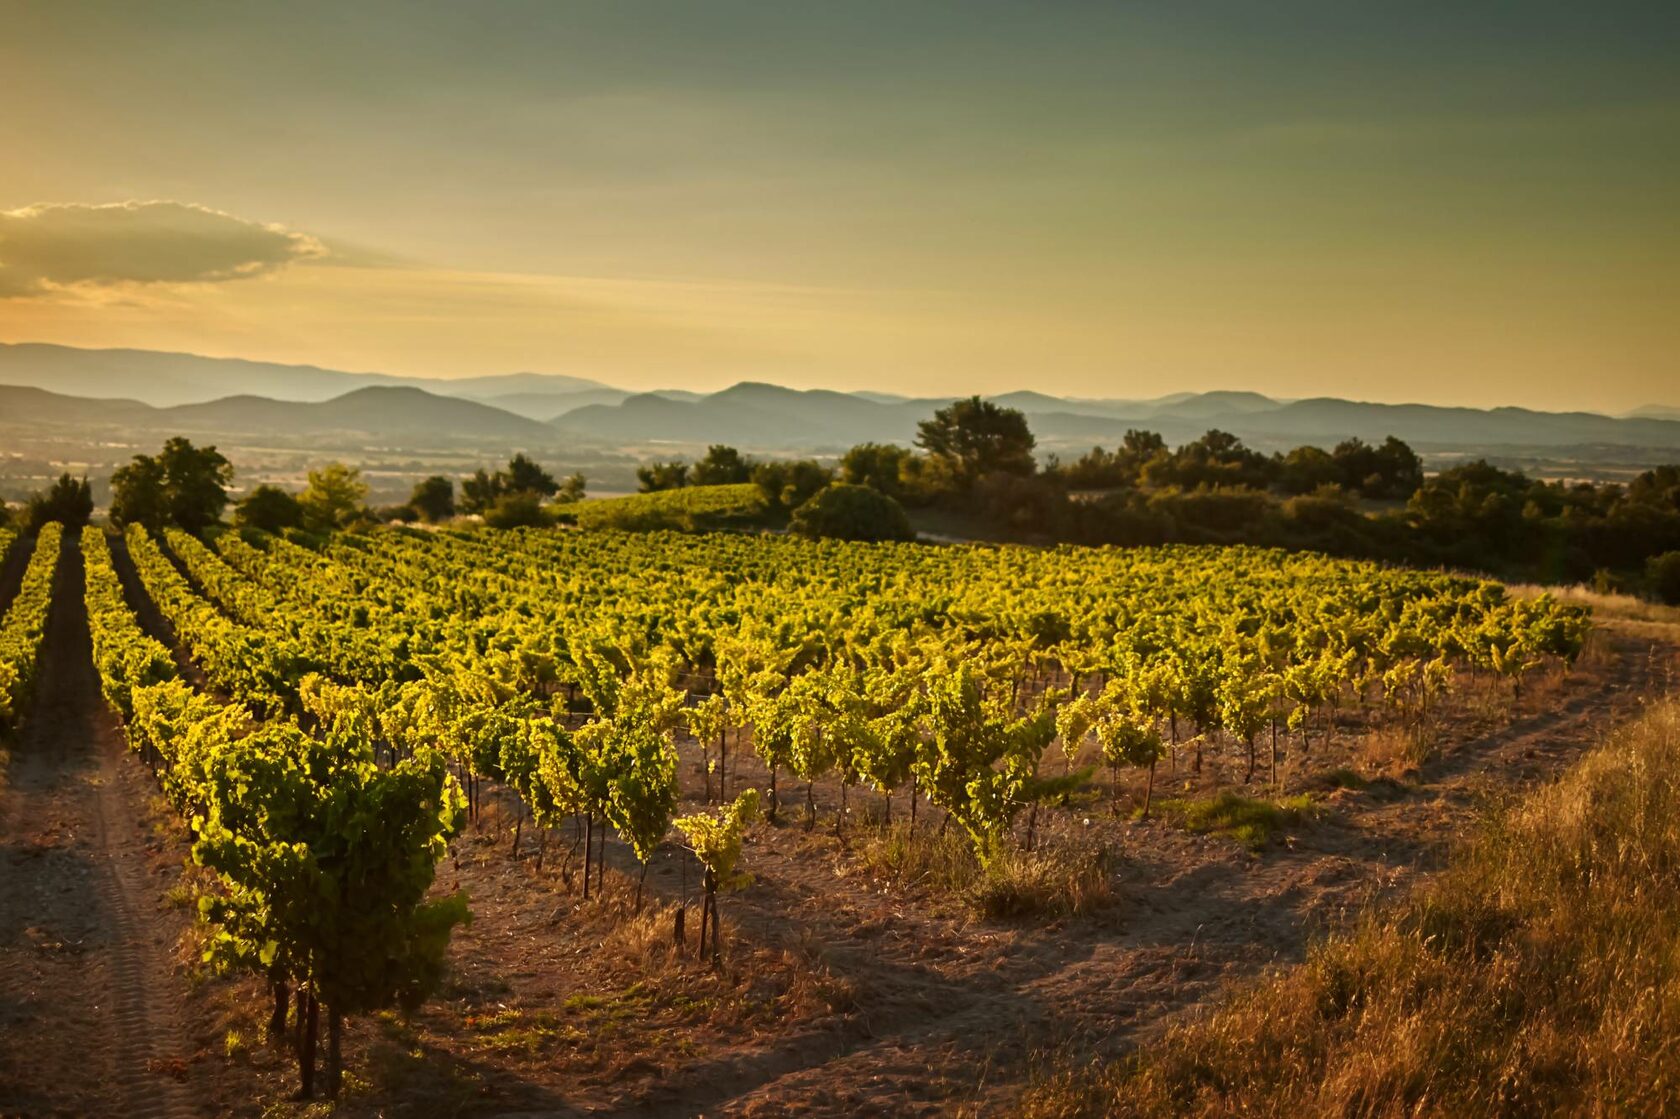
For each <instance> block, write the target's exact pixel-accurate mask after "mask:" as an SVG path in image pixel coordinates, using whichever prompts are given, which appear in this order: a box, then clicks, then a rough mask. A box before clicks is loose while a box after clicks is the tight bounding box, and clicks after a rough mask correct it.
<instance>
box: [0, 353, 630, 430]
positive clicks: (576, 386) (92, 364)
mask: <svg viewBox="0 0 1680 1119" xmlns="http://www.w3.org/2000/svg"><path fill="white" fill-rule="evenodd" d="M0 385H21V386H25V387H32V388H42V389H50V390H52V391H54V392H61V393H68V394H70V395H72V396H87V397H95V398H128V399H134V400H139V401H141V402H143V403H146V404H150V405H153V406H154V407H159V408H167V407H173V406H175V405H179V404H197V403H202V402H204V401H209V400H216V399H220V398H223V397H228V396H240V395H251V396H263V397H268V398H270V399H274V400H293V401H312V402H320V401H326V400H331V399H333V398H334V397H337V396H342V395H343V394H344V393H347V392H349V391H351V390H352V389H358V388H369V387H378V386H384V387H397V386H408V387H412V388H422V389H425V390H426V391H427V392H430V393H433V394H435V395H439V396H462V397H469V398H472V399H481V398H484V397H493V396H499V395H507V394H512V393H519V394H540V395H552V396H555V397H560V398H564V397H566V396H568V395H569V394H572V393H577V392H583V391H591V390H594V391H599V390H607V391H608V392H617V391H619V390H616V389H612V388H611V387H610V386H608V385H605V384H602V383H601V382H599V381H592V380H588V379H586V378H582V377H568V376H562V375H560V374H549V373H507V374H492V375H489V376H483V377H462V378H455V379H445V378H431V377H398V376H393V375H391V374H388V373H346V372H344V371H342V370H337V369H322V368H320V367H319V366H314V365H280V364H276V363H274V362H267V361H246V360H244V359H242V358H222V357H203V356H200V355H198V354H179V353H164V352H161V351H156V350H83V349H76V348H74V347H71V346H53V345H47V344H45V343H38V342H17V343H3V342H0ZM562 407H563V404H555V405H554V406H553V407H548V406H546V405H545V406H544V407H543V409H542V411H541V412H540V413H539V415H540V416H541V418H545V419H546V418H547V417H550V416H553V415H555V414H556V413H557V412H559V411H560V410H561V409H562Z"/></svg>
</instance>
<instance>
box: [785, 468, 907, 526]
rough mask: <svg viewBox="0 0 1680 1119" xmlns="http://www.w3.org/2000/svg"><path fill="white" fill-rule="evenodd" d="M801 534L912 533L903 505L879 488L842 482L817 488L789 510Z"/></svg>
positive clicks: (793, 524) (794, 524)
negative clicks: (802, 502)
mask: <svg viewBox="0 0 1680 1119" xmlns="http://www.w3.org/2000/svg"><path fill="white" fill-rule="evenodd" d="M789 527H790V528H791V529H792V530H793V531H794V532H797V533H799V534H800V535H801V536H820V537H827V538H830V539H834V540H910V539H913V538H914V537H915V535H916V533H915V530H914V529H912V528H911V527H910V518H909V517H908V516H906V515H905V512H904V507H903V506H902V505H900V504H899V503H898V502H896V501H894V500H893V499H892V498H890V497H888V496H887V495H886V494H884V493H881V492H880V491H879V490H873V489H870V488H869V487H868V486H854V485H850V484H848V483H846V482H840V483H837V484H835V485H831V486H829V487H827V488H826V489H823V490H821V491H819V492H818V493H817V494H816V496H814V497H812V498H811V500H809V501H807V502H806V503H805V504H803V505H801V506H800V507H799V508H797V509H795V510H794V511H793V523H792V524H791V525H790V526H789Z"/></svg>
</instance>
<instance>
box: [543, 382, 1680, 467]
mask: <svg viewBox="0 0 1680 1119" xmlns="http://www.w3.org/2000/svg"><path fill="white" fill-rule="evenodd" d="M994 399H996V400H998V402H999V403H1002V404H1006V405H1009V406H1011V407H1015V408H1019V409H1020V410H1021V411H1023V412H1025V413H1026V415H1027V417H1028V419H1029V421H1030V422H1031V424H1032V428H1033V431H1034V432H1035V433H1036V434H1037V435H1038V436H1039V439H1040V442H1041V443H1043V444H1046V445H1050V446H1060V447H1064V448H1075V447H1078V446H1080V445H1082V444H1083V445H1087V446H1088V445H1093V444H1099V443H1100V444H1103V445H1107V446H1113V445H1114V444H1115V443H1117V442H1118V441H1119V439H1120V438H1121V437H1122V436H1123V435H1124V434H1125V432H1126V431H1127V429H1129V428H1145V429H1148V430H1151V431H1158V432H1160V433H1161V434H1162V435H1163V436H1164V437H1165V438H1166V439H1167V441H1168V442H1170V443H1181V442H1184V441H1186V440H1189V439H1194V438H1196V437H1197V436H1199V435H1201V434H1202V433H1203V432H1205V431H1207V430H1208V429H1209V428H1213V427H1217V428H1221V429H1223V430H1226V431H1230V432H1232V433H1233V434H1236V435H1238V436H1241V437H1242V438H1244V439H1246V440H1249V441H1250V442H1253V443H1255V444H1256V445H1259V446H1263V447H1266V448H1275V447H1281V446H1294V445H1297V444H1300V443H1315V444H1319V445H1323V446H1331V445H1334V444H1335V443H1338V442H1340V441H1341V440H1343V439H1346V438H1349V437H1350V436H1358V437H1360V438H1362V439H1366V440H1381V439H1383V438H1384V437H1386V436H1388V435H1396V436H1399V437H1400V438H1401V439H1404V440H1406V441H1407V442H1409V443H1413V444H1415V445H1418V446H1427V447H1434V448H1461V449H1469V450H1474V449H1476V448H1480V447H1494V446H1499V447H1575V446H1588V445H1609V446H1626V447H1647V448H1653V449H1665V450H1666V449H1680V421H1676V420H1664V419H1628V418H1621V419H1618V418H1616V417H1612V416H1602V415H1598V414H1596V413H1592V412H1538V411H1534V410H1532V409H1528V408H1494V409H1478V408H1444V407H1438V406H1435V405H1428V404H1370V403H1363V402H1359V401H1352V400H1338V399H1332V398H1321V399H1313V400H1296V401H1289V402H1283V401H1277V400H1273V399H1271V398H1269V397H1265V396H1262V395H1260V394H1258V393H1233V392H1217V393H1202V394H1193V395H1188V396H1186V395H1182V394H1180V395H1176V396H1174V397H1171V398H1164V399H1162V400H1155V401H1089V400H1064V399H1061V398H1058V397H1053V396H1048V395H1045V394H1043V393H1036V392H1017V393H1009V394H1005V395H1003V396H999V397H996V398H994ZM949 400H950V398H946V397H939V398H924V399H920V400H893V399H881V398H879V397H874V398H871V397H867V396H865V395H863V394H851V393H835V392H824V391H821V390H813V391H803V392H802V391H797V390H794V389H786V388H780V387H777V386H774V385H763V384H754V383H744V384H739V385H735V386H733V387H732V388H728V389H725V390H723V391H722V392H719V393H713V394H712V395H710V396H707V397H702V398H700V399H698V400H695V401H693V402H684V401H677V400H671V399H668V398H664V397H657V396H652V395H648V394H642V395H637V396H631V397H627V398H626V399H625V400H624V401H622V402H621V403H619V404H617V405H606V404H600V405H591V406H588V407H584V408H579V409H577V410H576V411H572V412H568V413H566V414H564V415H562V416H560V417H558V418H557V419H555V420H554V426H555V427H557V428H558V429H560V430H561V431H563V432H565V433H566V434H568V435H569V436H571V437H573V438H576V439H587V440H596V441H605V442H612V443H619V444H625V445H635V444H645V443H654V442H667V443H680V444H684V445H690V446H693V445H703V444H706V443H730V444H733V445H736V446H740V447H746V448H759V449H768V450H815V451H821V450H834V449H838V448H844V447H849V446H851V445H853V444H855V443H860V442H865V441H869V440H875V441H881V442H896V443H908V442H910V441H911V440H913V439H914V438H915V433H916V425H917V423H918V422H919V421H921V420H924V419H926V418H927V417H928V416H930V415H931V414H932V413H933V411H934V410H935V409H936V408H939V407H942V406H943V405H945V404H946V403H948V402H949Z"/></svg>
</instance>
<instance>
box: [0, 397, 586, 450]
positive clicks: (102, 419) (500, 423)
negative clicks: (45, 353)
mask: <svg viewBox="0 0 1680 1119" xmlns="http://www.w3.org/2000/svg"><path fill="white" fill-rule="evenodd" d="M0 424H3V425H40V426H66V427H74V428H76V429H77V430H79V431H83V432H88V433H92V432H94V431H96V430H97V429H100V428H106V429H110V428H116V429H119V430H120V431H122V432H124V433H138V432H155V433H160V434H174V433H182V434H191V435H200V434H206V435H264V436H269V437H293V436H321V435H329V434H341V435H356V436H364V437H371V438H375V439H379V440H382V441H392V440H405V439H425V440H426V441H428V442H435V441H438V440H440V439H441V440H446V441H459V440H473V441H479V442H493V443H498V444H500V443H521V444H529V445H551V444H554V443H556V442H558V440H557V438H556V435H555V432H554V429H552V428H550V427H548V426H547V425H545V424H541V423H538V422H537V421H535V420H528V419H526V418H524V417H523V416H516V415H514V414H513V413H511V412H504V411H502V410H501V409H499V408H492V407H490V406H489V405H487V404H479V403H477V402H475V401H471V400H460V399H456V398H454V397H447V396H436V395H434V394H432V393H429V392H425V391H424V390H422V389H417V388H408V387H405V386H394V387H386V386H376V387H371V388H362V389H356V390H354V391H352V392H348V393H345V394H344V395H342V396H338V397H335V398H333V399H331V400H326V401H320V402H303V401H294V400H271V399H269V398H267V397H262V396H252V395H241V396H228V397H223V398H221V399H219V400H211V401H207V402H205V403H203V404H182V405H177V406H175V407H171V408H154V407H152V406H151V405H149V404H144V403H141V402H140V401H137V400H112V399H90V398H85V397H75V396H67V395H64V394H61V393H54V392H48V391H46V390H44V389H37V388H28V387H18V386H11V385H6V386H0Z"/></svg>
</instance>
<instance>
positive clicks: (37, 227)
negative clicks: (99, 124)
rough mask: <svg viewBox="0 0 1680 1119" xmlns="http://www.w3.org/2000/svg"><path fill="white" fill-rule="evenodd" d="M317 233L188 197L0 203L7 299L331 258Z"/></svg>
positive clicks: (231, 275)
mask: <svg viewBox="0 0 1680 1119" xmlns="http://www.w3.org/2000/svg"><path fill="white" fill-rule="evenodd" d="M326 253H327V250H326V248H325V246H323V245H322V244H321V242H320V241H318V240H317V239H316V238H314V237H311V236H309V235H308V234H305V233H295V232H293V231H291V230H289V229H286V228H285V227H283V226H279V225H272V224H267V223H264V222H255V221H247V220H246V219H244V218H239V217H235V216H234V215H232V214H225V213H222V212H221V211H219V210H212V209H210V208H208V207H206V206H198V205H194V204H191V203H185V202H118V203H113V204H110V205H103V206H87V205H81V204H78V203H68V204H62V205H59V204H53V205H41V206H27V207H25V208H23V209H21V210H7V211H0V298H19V297H27V296H39V295H44V294H47V293H49V292H52V291H54V290H57V289H60V288H70V287H77V286H94V287H116V286H122V285H128V284H200V283H217V282H220V281H224V280H240V279H245V278H248V277H251V276H260V275H263V274H264V273H267V272H273V271H275V270H276V269H279V268H284V267H285V266H286V265H287V264H290V263H292V262H293V261H296V260H304V259H309V258H314V257H321V256H325V255H326Z"/></svg>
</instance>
